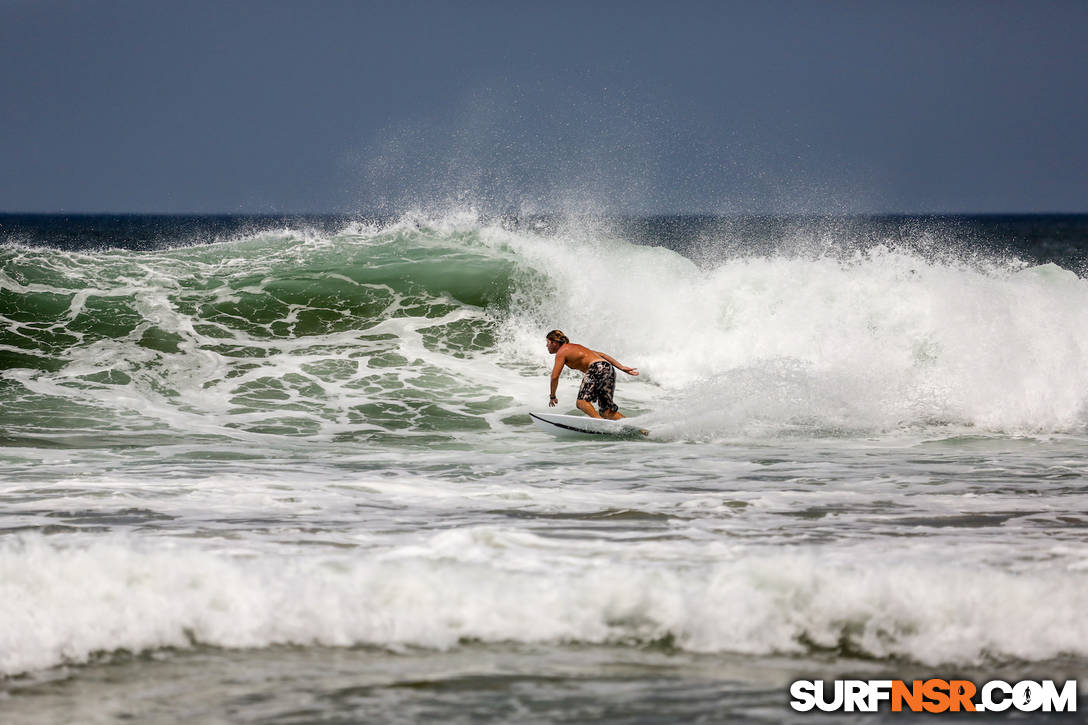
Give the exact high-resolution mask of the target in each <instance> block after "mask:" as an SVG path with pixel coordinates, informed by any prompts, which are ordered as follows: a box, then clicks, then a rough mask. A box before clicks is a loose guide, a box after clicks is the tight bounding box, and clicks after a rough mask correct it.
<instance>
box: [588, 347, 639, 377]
mask: <svg viewBox="0 0 1088 725" xmlns="http://www.w3.org/2000/svg"><path fill="white" fill-rule="evenodd" d="M597 354H598V355H600V356H601V357H603V358H604V359H605V361H606V362H608V363H609V364H610V365H612V367H614V368H619V369H620V370H622V371H623V372H625V373H627V374H628V375H638V368H629V367H627V366H626V365H622V364H620V361H619V360H617V359H616V358H614V357H612V356H611V355H606V354H605V353H603V352H601V351H599V350H598V351H597Z"/></svg>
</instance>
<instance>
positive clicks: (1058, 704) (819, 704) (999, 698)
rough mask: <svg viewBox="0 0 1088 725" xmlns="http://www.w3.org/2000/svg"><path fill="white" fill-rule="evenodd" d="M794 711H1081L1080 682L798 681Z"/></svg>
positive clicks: (792, 690)
mask: <svg viewBox="0 0 1088 725" xmlns="http://www.w3.org/2000/svg"><path fill="white" fill-rule="evenodd" d="M790 697H792V698H793V699H792V700H790V707H792V708H793V709H794V710H797V711H798V712H808V711H809V710H812V709H814V708H815V709H818V710H822V711H824V712H877V711H878V710H880V709H882V708H883V707H890V709H891V711H892V712H903V711H904V710H906V711H908V712H1004V711H1005V710H1009V709H1010V708H1011V709H1013V710H1019V711H1020V712H1036V711H1041V712H1076V711H1077V681H1076V680H1067V681H1066V682H1065V683H1064V684H1063V685H1062V686H1061V687H1060V688H1059V687H1058V686H1057V685H1056V684H1055V683H1054V681H1053V680H1043V681H1041V682H1035V681H1032V680H1023V681H1021V682H1016V683H1008V682H1005V681H1004V680H990V681H989V682H986V683H984V684H983V685H982V686H981V687H979V686H976V685H975V683H973V682H970V681H969V680H940V679H929V680H912V681H911V682H910V683H909V684H908V683H907V682H905V681H903V680H834V681H828V682H826V683H825V682H824V680H797V681H796V682H794V683H793V684H791V685H790Z"/></svg>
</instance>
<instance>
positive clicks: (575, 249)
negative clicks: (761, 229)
mask: <svg viewBox="0 0 1088 725" xmlns="http://www.w3.org/2000/svg"><path fill="white" fill-rule="evenodd" d="M495 234H499V233H498V232H496V233H495ZM508 241H509V240H508ZM515 244H516V245H517V249H518V251H519V253H520V254H522V255H523V256H524V257H525V258H526V259H527V260H528V261H529V262H530V263H531V264H532V265H533V266H534V267H535V268H537V269H539V270H541V271H543V272H546V274H547V275H548V279H549V283H550V285H551V287H550V288H549V289H547V290H544V291H541V290H537V291H536V295H537V296H539V295H541V294H543V301H540V300H539V299H538V298H537V297H534V295H532V294H526V295H525V296H524V298H522V299H521V300H519V302H520V306H518V307H516V308H515V309H514V311H513V315H512V317H511V320H510V322H509V325H508V336H509V340H510V343H511V345H510V348H511V350H512V351H513V350H516V349H521V348H530V347H531V349H533V350H534V351H535V350H536V349H537V348H538V347H540V339H541V338H542V336H543V332H544V331H546V330H547V329H550V328H552V327H558V328H561V329H563V330H564V331H565V332H567V333H568V335H569V336H570V337H571V338H572V339H573V340H575V341H576V342H577V341H581V342H584V343H586V344H589V345H590V346H592V347H595V348H599V349H603V350H606V351H608V352H610V353H611V354H613V355H614V356H615V357H618V358H619V359H620V360H621V361H622V362H624V363H626V364H629V365H634V366H637V367H639V368H640V370H641V371H642V372H643V375H644V377H643V378H642V379H641V380H640V381H639V382H642V383H646V382H648V383H651V384H653V385H655V386H659V387H660V388H661V389H662V390H663V392H664V393H665V395H663V396H654V397H656V398H659V400H658V402H659V403H660V399H661V398H664V399H666V400H671V401H673V402H674V403H675V406H676V410H675V411H673V413H672V414H670V415H669V416H666V417H667V418H671V419H672V420H673V421H676V419H678V418H683V419H685V423H686V426H685V428H684V429H683V434H684V435H697V436H698V435H700V434H702V435H715V434H733V433H737V432H743V431H745V430H747V429H755V430H757V431H763V430H764V429H765V424H769V425H770V427H772V428H773V427H779V428H789V427H790V426H792V425H794V424H795V423H797V422H799V421H800V422H802V423H804V422H811V423H813V424H814V425H817V426H823V427H844V426H845V427H848V428H849V427H854V428H869V429H888V428H896V427H901V426H904V425H907V426H911V425H925V424H928V423H930V422H938V423H942V424H946V423H956V424H962V425H967V426H976V427H979V428H982V429H986V430H995V431H1002V432H1028V431H1069V430H1074V429H1081V428H1083V426H1084V425H1085V423H1086V421H1088V316H1085V315H1084V312H1083V311H1084V310H1085V309H1086V308H1088V280H1084V279H1080V278H1078V277H1077V276H1076V275H1075V274H1073V273H1071V272H1068V271H1067V270H1063V269H1061V268H1060V267H1057V266H1056V265H1053V264H1048V265H1043V266H1041V267H1036V268H1027V269H1022V268H1021V267H1022V266H1021V265H1018V264H1015V263H1002V262H994V263H992V264H989V265H988V266H987V265H985V264H983V263H979V262H978V261H973V262H971V263H970V264H968V263H960V262H957V261H956V260H955V259H950V258H948V257H947V256H946V257H944V258H939V259H927V258H924V257H922V256H919V255H918V254H914V253H910V252H904V251H899V250H895V249H890V248H885V247H877V248H875V249H871V250H869V251H867V252H865V253H858V254H855V255H853V256H852V257H849V258H846V259H843V258H841V257H839V256H834V257H832V256H796V255H792V256H780V257H766V258H743V259H724V260H718V261H716V262H714V263H711V264H708V265H706V266H704V267H697V266H696V265H695V264H693V263H691V262H689V261H688V260H686V259H684V258H682V257H680V255H678V254H675V253H673V252H670V251H667V250H665V249H660V248H646V247H637V246H632V245H628V244H624V243H620V242H608V241H602V240H599V239H598V240H585V239H577V238H561V239H557V240H547V242H544V241H535V240H534V241H532V243H529V241H525V242H521V243H519V242H516V241H515ZM537 357H538V358H540V362H541V364H546V363H547V359H546V358H545V357H544V354H543V352H542V351H541V352H539V353H537ZM621 377H622V376H621ZM630 389H631V388H627V389H626V390H625V392H628V391H629V390H630ZM655 407H660V405H657V406H655ZM693 418H695V419H701V422H700V423H699V424H698V425H697V426H692V425H690V423H691V421H692V419H693Z"/></svg>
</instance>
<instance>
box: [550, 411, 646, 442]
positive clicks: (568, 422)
mask: <svg viewBox="0 0 1088 725" xmlns="http://www.w3.org/2000/svg"><path fill="white" fill-rule="evenodd" d="M529 418H530V419H531V420H532V421H533V424H534V425H535V426H536V427H537V428H540V429H541V430H545V431H547V432H549V433H551V434H552V435H557V436H571V437H574V436H611V437H617V438H634V437H641V436H646V435H649V434H650V432H649V431H648V430H646V429H644V428H640V427H639V426H637V425H632V424H631V423H628V422H627V420H626V419H624V420H605V419H604V418H590V417H589V416H588V415H559V414H557V413H529Z"/></svg>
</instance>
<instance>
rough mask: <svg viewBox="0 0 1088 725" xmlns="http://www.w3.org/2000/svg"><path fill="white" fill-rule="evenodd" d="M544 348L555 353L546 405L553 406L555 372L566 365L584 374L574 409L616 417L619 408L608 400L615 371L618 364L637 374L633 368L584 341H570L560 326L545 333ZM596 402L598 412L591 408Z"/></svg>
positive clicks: (555, 401)
mask: <svg viewBox="0 0 1088 725" xmlns="http://www.w3.org/2000/svg"><path fill="white" fill-rule="evenodd" d="M547 340H548V352H549V353H551V354H552V355H555V365H554V366H553V367H552V389H551V390H552V392H551V396H550V397H549V398H548V407H550V408H554V407H555V405H556V403H558V402H559V398H557V397H555V389H556V387H557V386H558V385H559V373H561V372H563V366H564V365H566V366H567V367H569V368H570V369H571V370H577V371H579V372H581V373H583V374H584V375H585V377H583V378H582V387H580V388H578V410H580V411H582V412H583V413H585V414H586V415H588V416H589V417H590V418H607V419H608V420H619V419H620V418H622V417H623V416H622V415H620V412H619V408H618V407H617V406H616V403H615V402H614V401H613V400H612V395H613V393H615V390H616V371H615V368H619V369H620V370H622V371H623V372H625V373H627V374H628V375H638V370H637V369H636V368H629V367H627V366H625V365H621V364H620V363H619V362H617V361H616V359H615V358H613V357H611V356H609V355H606V354H604V353H603V352H597V351H595V350H590V349H589V348H588V347H585V346H584V345H576V344H575V343H573V342H571V341H570V338H568V337H567V336H566V335H564V334H563V333H562V332H561V331H560V330H552V331H551V332H549V333H548V337H547ZM594 402H596V403H597V404H598V407H599V408H600V411H601V412H600V413H598V412H597V411H596V410H594V409H593V403H594Z"/></svg>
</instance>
